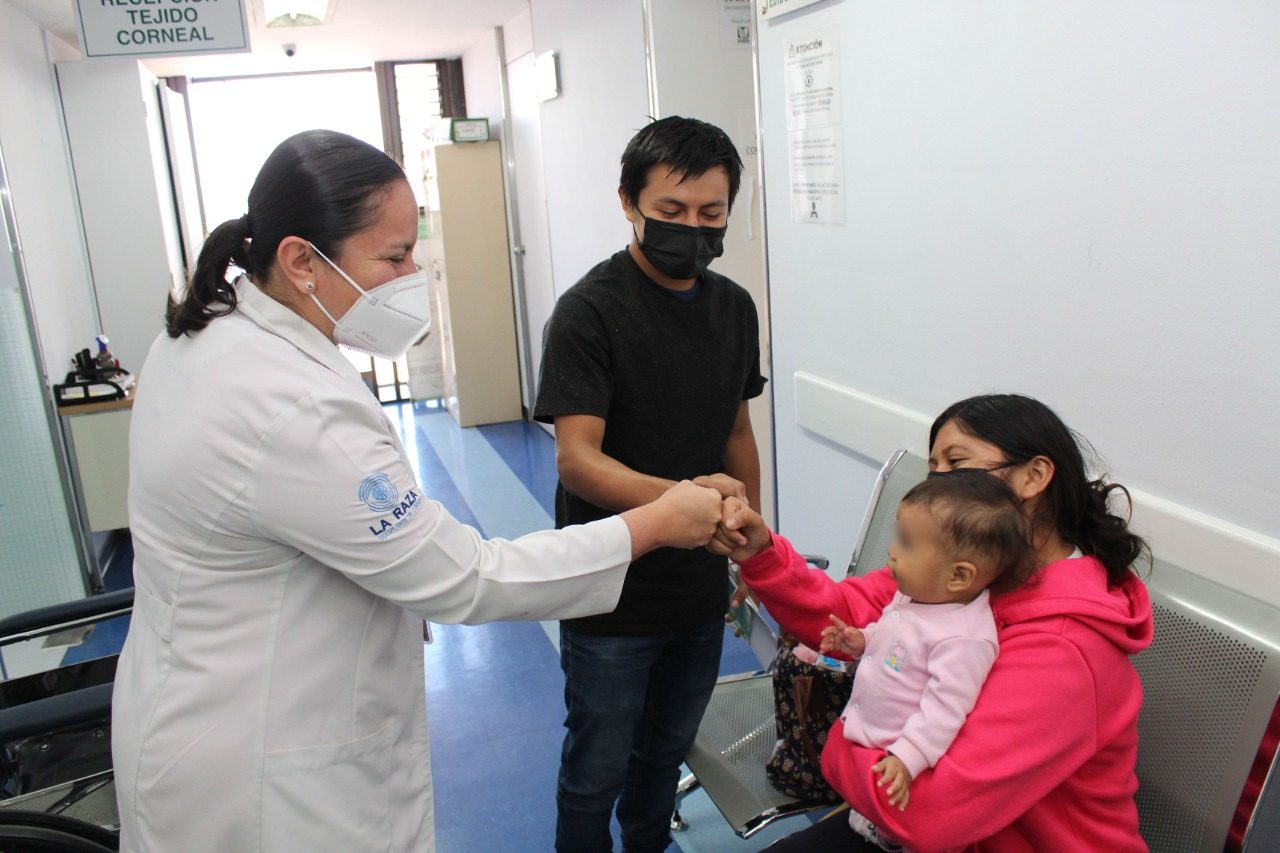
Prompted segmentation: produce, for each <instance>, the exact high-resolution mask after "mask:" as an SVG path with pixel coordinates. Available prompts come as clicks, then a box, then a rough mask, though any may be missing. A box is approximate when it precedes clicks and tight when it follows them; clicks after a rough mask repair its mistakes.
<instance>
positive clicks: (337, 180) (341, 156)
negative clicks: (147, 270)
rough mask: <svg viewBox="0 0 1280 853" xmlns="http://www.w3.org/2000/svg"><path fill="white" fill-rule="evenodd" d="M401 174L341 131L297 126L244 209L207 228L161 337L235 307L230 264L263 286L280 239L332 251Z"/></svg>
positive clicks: (367, 221)
mask: <svg viewBox="0 0 1280 853" xmlns="http://www.w3.org/2000/svg"><path fill="white" fill-rule="evenodd" d="M404 180H405V176H404V170H403V169H401V168H400V167H399V166H398V165H396V162H395V161H394V160H392V159H391V158H390V157H388V156H387V155H386V154H384V153H383V152H381V151H379V150H378V149H377V148H374V147H373V146H372V145H370V144H369V143H367V142H362V141H360V140H359V139H356V138H355V137H353V136H348V135H347V134H345V133H338V132H337V131H333V130H305V131H303V132H302V133H297V134H294V135H293V136H290V137H289V138H288V139H286V140H285V141H284V142H281V143H280V144H279V145H277V146H276V148H275V150H274V151H272V152H271V155H270V156H269V157H267V160H266V162H265V163H263V164H262V168H261V169H260V170H259V171H258V177H257V178H255V179H254V182H253V186H252V187H251V188H250V190H249V199H248V201H249V205H248V209H249V212H248V213H247V214H245V215H244V216H242V217H240V218H239V219H232V220H229V221H227V222H224V223H222V224H221V225H219V226H218V227H217V228H215V229H213V233H212V234H210V235H209V238H208V239H207V240H205V243H204V247H203V248H202V249H201V250H200V258H199V260H198V261H197V262H196V271H195V274H194V275H192V276H191V283H190V286H189V287H188V288H187V292H186V293H185V294H184V295H183V297H182V300H181V301H175V300H174V299H173V298H172V297H171V298H170V300H169V306H168V308H167V310H166V311H165V315H164V321H165V330H166V331H167V332H168V333H169V337H171V338H176V337H178V336H180V335H183V334H187V333H190V332H198V331H200V330H201V329H203V328H204V327H205V326H207V325H209V322H210V321H211V320H213V319H215V318H217V317H224V316H226V315H227V314H230V313H231V312H232V311H234V310H235V309H236V291H235V288H234V287H233V286H232V285H231V283H230V282H228V281H227V270H228V268H229V267H230V266H231V265H233V264H234V265H235V266H236V267H239V268H240V269H242V270H244V271H245V274H246V275H248V276H249V278H250V279H252V280H253V281H254V282H256V283H257V284H260V285H263V286H264V287H265V286H267V284H268V283H269V280H270V278H271V275H272V271H273V268H274V267H275V264H276V251H277V250H278V249H279V247H280V242H281V241H282V240H284V239H285V238H286V237H290V236H293V237H300V238H302V239H304V240H307V241H309V242H310V243H311V244H312V245H313V246H315V247H316V248H318V249H319V250H320V251H322V252H324V253H325V254H327V255H328V256H329V257H331V258H336V257H338V254H339V252H340V250H341V248H342V245H343V242H344V241H345V240H346V239H347V238H348V237H350V236H351V235H352V234H355V233H357V232H359V231H362V230H364V229H365V228H368V227H369V226H371V225H372V224H373V223H374V221H375V219H376V218H377V214H378V202H379V201H380V199H381V193H383V192H385V191H386V190H387V188H388V187H390V186H392V185H393V184H395V183H397V182H403V181H404Z"/></svg>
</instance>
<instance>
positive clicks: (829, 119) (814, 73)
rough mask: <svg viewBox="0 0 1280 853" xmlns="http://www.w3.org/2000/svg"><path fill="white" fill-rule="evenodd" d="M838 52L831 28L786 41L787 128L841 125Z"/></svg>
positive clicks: (837, 44) (798, 128)
mask: <svg viewBox="0 0 1280 853" xmlns="http://www.w3.org/2000/svg"><path fill="white" fill-rule="evenodd" d="M839 54H840V48H839V41H838V36H837V34H836V31H835V30H834V29H828V30H822V31H820V32H818V33H817V34H816V35H813V36H811V37H809V38H801V39H789V40H788V41H787V130H801V129H803V128H806V127H833V126H835V125H838V124H840V98H839V97H838V92H839V85H840V62H839Z"/></svg>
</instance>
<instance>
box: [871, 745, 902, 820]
mask: <svg viewBox="0 0 1280 853" xmlns="http://www.w3.org/2000/svg"><path fill="white" fill-rule="evenodd" d="M871 772H872V773H879V774H880V781H879V782H876V787H877V788H885V785H888V786H889V787H887V788H885V793H886V794H888V795H889V805H891V806H897V807H898V811H905V810H906V808H907V800H908V799H910V796H911V771H909V770H907V765H905V764H903V763H902V759H901V758H899V757H898V756H896V755H894V754H893V753H889V754H888V755H886V756H885V757H884V758H882V759H880V760H879V761H877V762H876V763H875V764H873V765H871Z"/></svg>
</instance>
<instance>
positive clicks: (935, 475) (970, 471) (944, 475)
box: [926, 462, 1021, 480]
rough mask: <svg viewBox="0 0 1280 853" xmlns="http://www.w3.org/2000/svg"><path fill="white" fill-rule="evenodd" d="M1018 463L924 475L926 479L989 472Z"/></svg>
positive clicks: (956, 469) (931, 472) (957, 469)
mask: <svg viewBox="0 0 1280 853" xmlns="http://www.w3.org/2000/svg"><path fill="white" fill-rule="evenodd" d="M1018 464H1021V463H1018V462H1005V463H1004V464H1002V465H997V466H995V467H994V468H952V469H951V470H950V471H930V472H929V473H928V474H927V475H926V476H927V478H928V479H930V480H932V479H933V478H934V477H954V476H956V475H957V474H961V475H965V476H968V475H970V474H990V473H991V472H992V471H999V470H1001V469H1002V468H1012V467H1013V466H1015V465H1018Z"/></svg>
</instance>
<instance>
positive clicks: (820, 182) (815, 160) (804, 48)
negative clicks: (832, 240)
mask: <svg viewBox="0 0 1280 853" xmlns="http://www.w3.org/2000/svg"><path fill="white" fill-rule="evenodd" d="M786 63H787V65H786V84H787V88H786V99H787V162H788V166H789V171H790V174H791V218H792V220H793V221H795V222H809V223H813V224H818V225H824V224H825V225H843V224H844V153H843V148H842V144H841V141H842V129H841V111H840V97H839V93H840V49H839V42H838V39H837V35H836V31H835V30H834V29H827V30H821V31H819V32H817V33H815V34H811V35H810V36H808V37H806V38H796V39H790V40H788V41H787V45H786Z"/></svg>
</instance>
